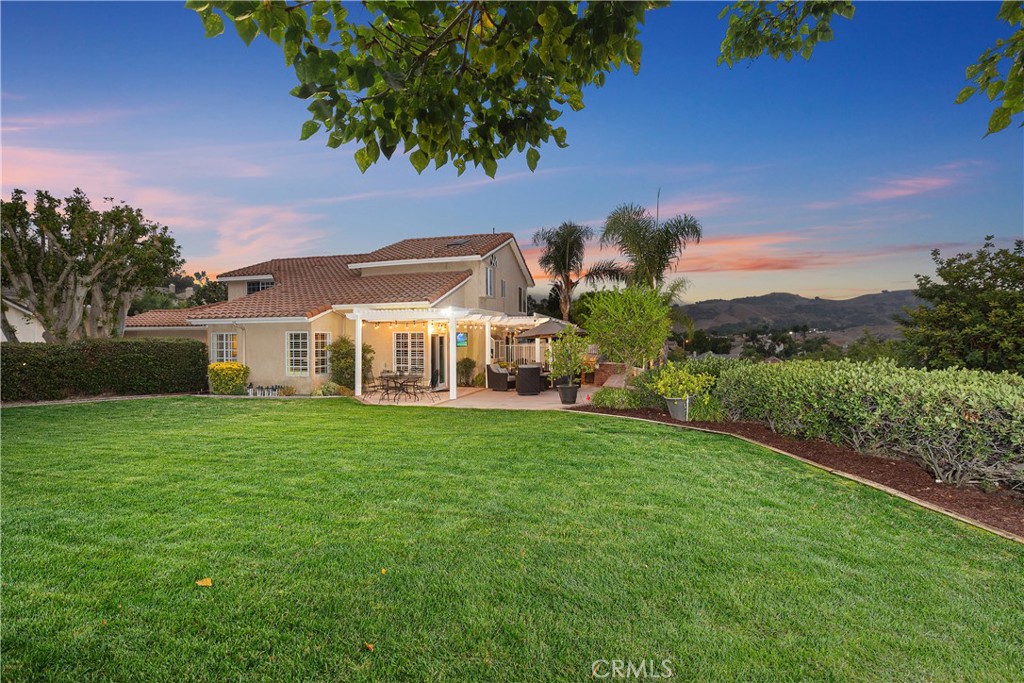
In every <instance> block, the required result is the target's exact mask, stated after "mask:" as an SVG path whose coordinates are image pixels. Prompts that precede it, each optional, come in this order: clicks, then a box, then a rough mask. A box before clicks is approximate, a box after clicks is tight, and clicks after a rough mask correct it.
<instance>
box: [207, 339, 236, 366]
mask: <svg viewBox="0 0 1024 683" xmlns="http://www.w3.org/2000/svg"><path fill="white" fill-rule="evenodd" d="M212 341H213V348H212V349H211V351H212V354H211V357H212V360H213V362H214V363H237V362H238V335H237V334H235V333H234V332H215V333H214V334H213V340H212Z"/></svg>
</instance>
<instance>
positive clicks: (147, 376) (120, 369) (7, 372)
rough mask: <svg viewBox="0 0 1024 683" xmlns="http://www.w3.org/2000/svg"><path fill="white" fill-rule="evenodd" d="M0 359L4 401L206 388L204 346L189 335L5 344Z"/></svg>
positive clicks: (195, 390) (185, 390)
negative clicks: (0, 362)
mask: <svg viewBox="0 0 1024 683" xmlns="http://www.w3.org/2000/svg"><path fill="white" fill-rule="evenodd" d="M0 358H2V370H0V372H2V373H3V384H2V388H0V392H2V393H0V396H2V397H3V400H5V401H46V400H54V399H61V398H68V397H70V396H95V395H97V394H119V395H133V394H161V393H188V392H198V391H204V390H205V389H206V345H205V344H204V343H202V342H201V341H196V340H193V339H170V338H154V339H148V338H140V339H86V340H80V341H75V342H72V343H70V344H35V343H5V344H3V348H2V351H0Z"/></svg>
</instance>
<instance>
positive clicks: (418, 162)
mask: <svg viewBox="0 0 1024 683" xmlns="http://www.w3.org/2000/svg"><path fill="white" fill-rule="evenodd" d="M409 162H410V163H411V164H412V167H413V168H415V169H416V172H417V173H423V169H425V168H426V167H427V164H429V163H430V157H428V156H427V153H426V152H424V151H423V150H422V149H417V150H416V151H415V152H413V153H412V154H410V155H409Z"/></svg>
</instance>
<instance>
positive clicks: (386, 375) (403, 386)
mask: <svg viewBox="0 0 1024 683" xmlns="http://www.w3.org/2000/svg"><path fill="white" fill-rule="evenodd" d="M373 394H379V396H378V398H377V403H381V402H383V401H394V402H395V403H398V402H399V401H401V400H402V398H403V397H408V398H409V399H411V400H413V401H419V400H420V399H421V398H423V397H424V396H426V397H427V398H429V399H430V400H431V401H436V400H437V396H436V393H435V392H433V391H431V386H430V381H429V379H428V378H427V377H425V376H424V375H422V374H413V373H406V372H382V373H381V374H380V375H379V376H378V377H374V378H372V379H371V380H370V381H369V382H368V383H367V384H366V386H365V387H364V389H363V395H364V396H367V397H369V396H371V395H373Z"/></svg>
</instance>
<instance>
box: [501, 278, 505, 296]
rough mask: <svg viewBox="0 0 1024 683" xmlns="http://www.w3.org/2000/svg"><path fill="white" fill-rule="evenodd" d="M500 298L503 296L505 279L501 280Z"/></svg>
mask: <svg viewBox="0 0 1024 683" xmlns="http://www.w3.org/2000/svg"><path fill="white" fill-rule="evenodd" d="M501 298H502V299H504V298H505V281H504V280H502V281H501Z"/></svg>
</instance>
